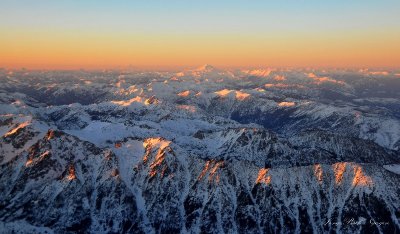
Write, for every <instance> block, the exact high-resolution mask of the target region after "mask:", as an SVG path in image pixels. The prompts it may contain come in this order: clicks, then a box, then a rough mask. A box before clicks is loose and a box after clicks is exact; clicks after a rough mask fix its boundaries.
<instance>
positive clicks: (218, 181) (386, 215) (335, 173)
mask: <svg viewBox="0 0 400 234" xmlns="http://www.w3.org/2000/svg"><path fill="white" fill-rule="evenodd" d="M234 132H236V133H238V136H237V137H241V136H242V134H243V133H242V132H240V130H235V131H234ZM265 139H266V138H265ZM140 141H141V142H142V143H141V144H142V147H143V148H144V151H143V155H141V157H140V159H139V160H137V161H134V160H130V161H129V160H127V159H126V158H125V159H123V158H118V156H116V155H115V154H114V153H113V152H112V151H110V150H109V149H100V148H98V147H96V146H95V145H93V144H92V143H89V142H86V141H82V140H79V139H78V138H76V137H74V136H71V135H68V134H66V133H64V132H61V131H54V130H49V131H48V132H47V134H46V135H45V136H44V137H43V138H42V139H40V140H39V141H37V142H36V143H35V144H34V145H32V146H31V147H30V148H29V149H28V151H27V152H23V153H20V154H19V155H17V156H16V157H15V158H13V159H12V160H11V161H9V162H7V163H5V164H3V165H2V166H1V169H0V170H1V171H0V173H1V177H0V178H1V179H0V185H1V187H0V190H1V193H2V194H3V195H4V196H2V198H1V201H0V202H1V207H2V209H1V211H0V217H2V222H4V223H18V221H20V220H21V219H24V220H25V221H26V222H28V223H29V224H30V225H33V226H35V227H49V228H51V229H52V230H54V231H56V232H58V231H63V232H64V231H67V232H68V231H71V232H73V231H77V230H81V231H82V230H83V231H88V232H109V231H111V232H113V231H115V232H118V231H122V230H123V231H135V232H136V231H142V232H179V231H181V230H186V231H189V232H250V233H251V232H253V233H263V232H276V231H283V232H300V231H305V232H306V231H314V232H324V231H327V232H328V231H336V230H338V231H343V232H348V233H351V232H362V231H363V230H366V229H367V228H368V229H369V230H375V231H377V232H378V231H381V232H385V231H391V230H399V228H398V218H399V213H398V211H399V209H400V200H399V197H398V194H399V192H400V191H399V188H398V184H399V183H400V179H399V177H398V175H396V174H394V173H391V172H389V171H387V170H385V169H384V168H383V167H381V166H378V165H376V164H371V163H354V162H338V163H333V164H313V165H309V166H297V167H296V166H295V167H282V166H281V167H278V168H274V167H272V168H266V167H260V166H258V165H257V163H255V162H256V161H254V160H248V159H247V158H244V159H243V160H241V159H240V158H239V157H233V158H219V159H201V158H199V157H195V156H190V155H189V154H187V152H185V150H183V149H182V148H180V147H179V146H177V145H175V144H174V143H173V142H171V141H167V140H165V139H163V138H147V139H143V140H140ZM267 141H268V140H267ZM237 143H238V144H240V143H241V141H239V142H237ZM124 144H126V143H124V142H123V143H121V145H124ZM258 144H259V142H257V144H256V145H258ZM241 152H242V151H241ZM371 220H372V221H374V222H385V224H384V225H380V226H378V225H374V226H373V227H371V226H370V225H371V224H370V222H371ZM353 222H354V223H356V222H363V224H362V225H361V224H360V225H356V224H353V225H350V223H353ZM386 223H388V224H386ZM8 228H9V229H8V230H12V229H13V228H14V229H17V227H10V226H8Z"/></svg>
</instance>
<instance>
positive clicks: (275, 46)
mask: <svg viewBox="0 0 400 234" xmlns="http://www.w3.org/2000/svg"><path fill="white" fill-rule="evenodd" d="M399 10H400V3H399V2H398V1H397V2H396V1H390V0H383V1H369V0H366V1H352V2H351V3H350V2H349V1H344V0H338V1H330V0H328V1H317V0H308V1H282V2H281V3H278V1H252V2H250V1H234V2H232V1H218V2H217V3H216V1H210V0H206V1H196V2H190V1H179V0H174V1H170V2H168V3H167V2H163V1H160V0H158V1H131V2H129V1H85V2H84V3H82V2H81V1H74V0H73V1H49V0H38V1H2V3H0V30H1V32H2V33H1V37H0V67H9V68H20V67H26V68H34V69H39V68H45V69H75V68H124V67H134V68H162V69H169V68H171V69H174V68H177V67H179V68H180V67H191V66H192V67H193V66H197V65H199V64H204V63H210V64H213V65H215V66H220V67H236V66H241V67H245V66H252V67H255V66H313V67H319V66H324V67H360V66H361V67H398V66H399V65H400V64H399V61H400V43H399V42H400V14H398V11H399Z"/></svg>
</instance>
